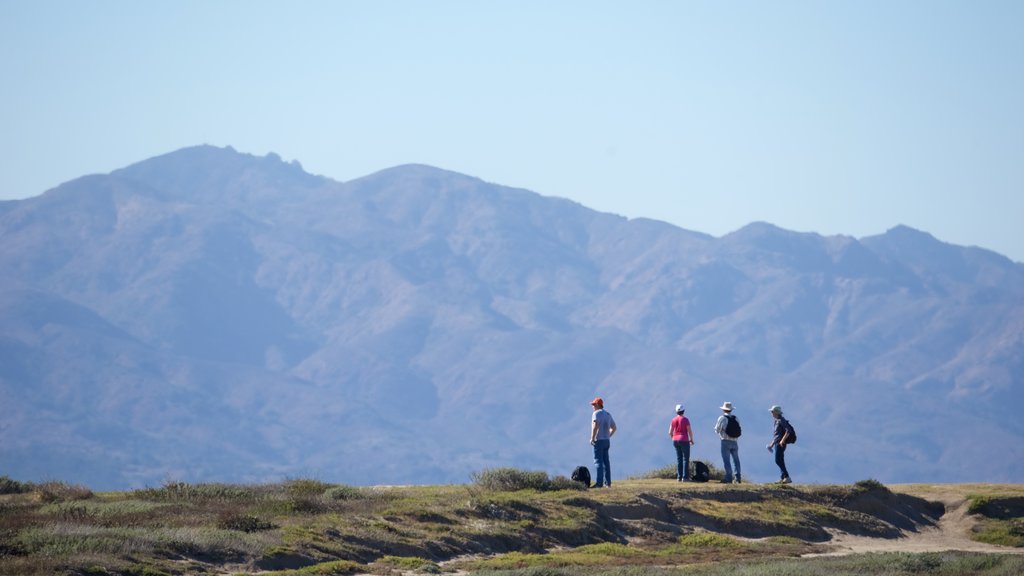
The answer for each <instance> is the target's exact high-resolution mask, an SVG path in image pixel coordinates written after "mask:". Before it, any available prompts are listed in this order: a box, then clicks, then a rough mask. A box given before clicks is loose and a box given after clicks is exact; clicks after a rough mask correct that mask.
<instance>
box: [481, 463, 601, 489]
mask: <svg viewBox="0 0 1024 576" xmlns="http://www.w3.org/2000/svg"><path fill="white" fill-rule="evenodd" d="M472 479H473V482H474V483H475V484H477V485H478V486H480V487H481V488H485V489H487V490H495V491H500V492H514V491H516V490H538V491H545V490H582V489H583V484H581V483H579V482H573V481H572V480H569V479H568V478H566V477H565V476H557V477H555V479H554V480H552V479H551V478H550V477H548V474H547V472H529V471H525V470H519V469H517V468H487V469H485V470H481V471H480V472H474V473H473V474H472Z"/></svg>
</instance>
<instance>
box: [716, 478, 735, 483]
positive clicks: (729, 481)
mask: <svg viewBox="0 0 1024 576" xmlns="http://www.w3.org/2000/svg"><path fill="white" fill-rule="evenodd" d="M719 484H732V478H730V479H728V480H726V479H725V478H722V480H720V481H719Z"/></svg>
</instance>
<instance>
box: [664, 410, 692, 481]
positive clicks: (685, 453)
mask: <svg viewBox="0 0 1024 576" xmlns="http://www.w3.org/2000/svg"><path fill="white" fill-rule="evenodd" d="M684 412H686V409H685V408H683V405H682V404H676V417H675V418H673V419H672V422H671V423H669V425H668V436H669V438H671V439H672V446H674V447H675V449H676V480H677V481H679V482H689V481H690V446H693V428H691V427H690V419H689V418H687V417H686V416H683V413H684Z"/></svg>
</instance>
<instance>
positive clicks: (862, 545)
mask: <svg viewBox="0 0 1024 576" xmlns="http://www.w3.org/2000/svg"><path fill="white" fill-rule="evenodd" d="M928 499H929V500H933V501H938V502H941V503H942V504H943V505H944V506H945V507H946V511H945V513H944V514H943V515H942V516H941V517H940V518H939V520H938V522H936V523H935V524H932V525H924V526H919V527H917V528H916V529H909V530H908V529H903V530H900V535H899V536H898V537H896V538H871V537H866V536H858V535H855V534H849V533H846V532H843V531H841V530H835V529H829V530H828V532H829V533H830V534H831V535H832V540H831V541H830V542H829V548H830V551H829V552H824V553H816V554H808V555H806V557H813V556H846V555H849V554H861V553H866V552H945V551H949V550H956V551H962V552H985V553H999V554H1024V549H1020V548H1008V547H1005V546H996V545H993V544H985V543H983V542H975V541H974V540H971V539H970V536H969V535H970V533H971V529H972V528H974V526H975V524H977V522H978V520H977V518H976V517H974V516H971V515H970V514H968V513H967V511H968V508H969V507H970V503H969V502H968V500H967V498H966V497H965V496H964V495H963V494H962V493H960V492H957V491H954V490H949V491H930V492H929V493H928Z"/></svg>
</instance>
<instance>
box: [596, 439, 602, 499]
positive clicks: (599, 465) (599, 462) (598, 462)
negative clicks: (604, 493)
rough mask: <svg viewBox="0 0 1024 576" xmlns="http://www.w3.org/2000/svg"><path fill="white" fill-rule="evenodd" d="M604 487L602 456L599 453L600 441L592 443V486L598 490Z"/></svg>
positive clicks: (600, 452)
mask: <svg viewBox="0 0 1024 576" xmlns="http://www.w3.org/2000/svg"><path fill="white" fill-rule="evenodd" d="M603 485H604V456H603V455H602V451H601V441H600V440H598V441H597V442H594V486H595V487H597V488H600V487H601V486H603Z"/></svg>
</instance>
